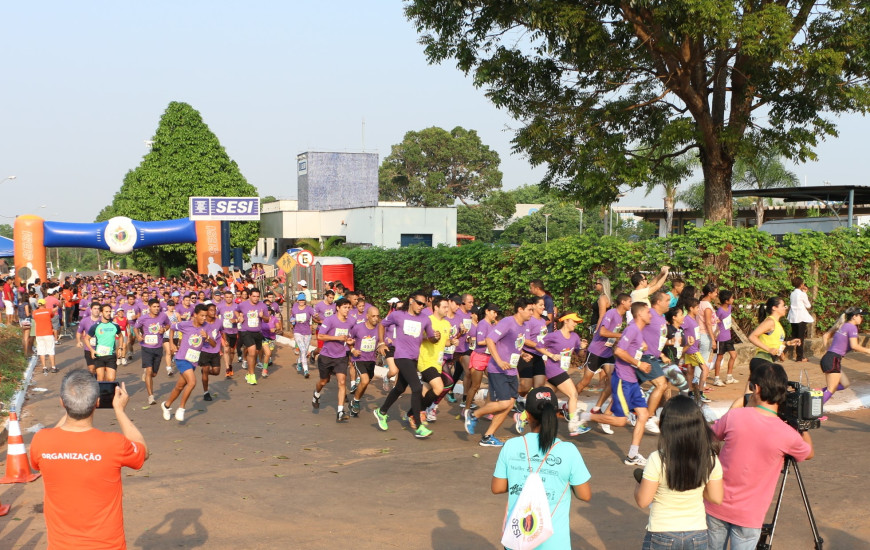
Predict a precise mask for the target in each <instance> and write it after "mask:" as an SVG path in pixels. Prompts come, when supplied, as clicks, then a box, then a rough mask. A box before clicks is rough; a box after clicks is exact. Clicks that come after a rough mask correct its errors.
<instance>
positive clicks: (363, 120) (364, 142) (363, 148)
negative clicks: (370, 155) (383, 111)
mask: <svg viewBox="0 0 870 550" xmlns="http://www.w3.org/2000/svg"><path fill="white" fill-rule="evenodd" d="M362 150H363V153H365V151H366V117H363V119H362Z"/></svg>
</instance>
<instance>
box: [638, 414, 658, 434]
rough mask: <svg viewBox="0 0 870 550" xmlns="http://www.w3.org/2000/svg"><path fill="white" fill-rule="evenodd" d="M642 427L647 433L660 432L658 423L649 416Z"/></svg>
mask: <svg viewBox="0 0 870 550" xmlns="http://www.w3.org/2000/svg"><path fill="white" fill-rule="evenodd" d="M643 429H644V430H645V431H646V433H648V434H660V433H662V432H661V430H660V429H659V425H658V423H657V422H656V421H655V419H654V418H650V419H649V420H647V421H646V424H644V426H643Z"/></svg>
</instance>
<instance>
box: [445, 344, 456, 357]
mask: <svg viewBox="0 0 870 550" xmlns="http://www.w3.org/2000/svg"><path fill="white" fill-rule="evenodd" d="M454 351H456V346H447V347H446V348H444V357H445V358H452V357H453V352H454Z"/></svg>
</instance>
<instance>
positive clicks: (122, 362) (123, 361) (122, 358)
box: [121, 357, 127, 365]
mask: <svg viewBox="0 0 870 550" xmlns="http://www.w3.org/2000/svg"><path fill="white" fill-rule="evenodd" d="M121 364H122V365H126V364H127V358H126V357H121Z"/></svg>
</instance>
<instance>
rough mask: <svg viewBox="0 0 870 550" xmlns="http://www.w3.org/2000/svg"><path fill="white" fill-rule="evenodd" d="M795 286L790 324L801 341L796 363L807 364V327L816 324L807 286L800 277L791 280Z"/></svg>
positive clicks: (795, 335)
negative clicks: (805, 347) (805, 351)
mask: <svg viewBox="0 0 870 550" xmlns="http://www.w3.org/2000/svg"><path fill="white" fill-rule="evenodd" d="M791 282H792V284H793V285H794V290H792V291H791V297H790V298H789V302H790V303H789V306H790V307H789V309H788V322H789V323H791V326H792V327H794V332H792V336H793V337H795V338H797V339H798V340H800V341H801V343H800V345H798V346H797V347H796V349H795V361H801V362H806V361H807V358H806V357H804V339H806V337H807V327H808V326H809V325H810V323H813V322H815V320H814V319H813V316H812V315H810V312H809V309H810V308H811V307H812V306H811V305H810V298H809V296H807V285H806V283H804V280H803V279H801V278H800V277H795V278H794V279H792V280H791Z"/></svg>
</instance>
